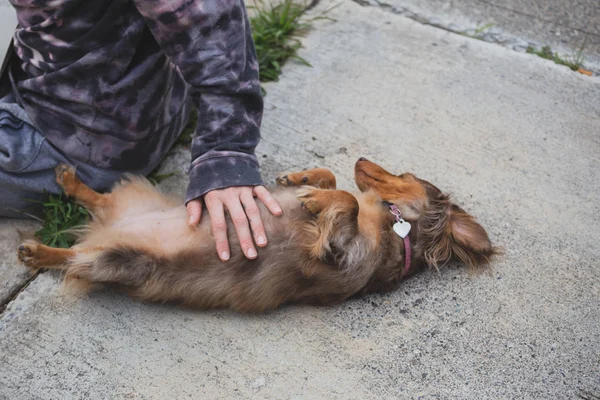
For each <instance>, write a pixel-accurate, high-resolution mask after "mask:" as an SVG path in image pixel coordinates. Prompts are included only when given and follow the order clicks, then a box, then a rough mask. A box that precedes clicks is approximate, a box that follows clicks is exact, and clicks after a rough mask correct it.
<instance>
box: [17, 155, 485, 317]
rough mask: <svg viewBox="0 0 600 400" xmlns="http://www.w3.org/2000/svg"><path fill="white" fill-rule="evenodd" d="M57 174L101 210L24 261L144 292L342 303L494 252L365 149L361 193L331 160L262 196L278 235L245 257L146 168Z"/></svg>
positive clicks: (227, 303) (151, 296)
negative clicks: (342, 182) (135, 172)
mask: <svg viewBox="0 0 600 400" xmlns="http://www.w3.org/2000/svg"><path fill="white" fill-rule="evenodd" d="M56 180H57V182H58V184H59V185H61V186H62V187H63V188H64V190H65V193H66V194H68V195H69V196H73V197H74V198H75V199H76V200H77V201H78V202H79V203H81V204H82V205H83V206H84V207H86V208H87V209H88V210H90V211H91V213H92V215H93V219H92V221H91V222H90V223H89V225H88V226H87V227H86V229H85V230H84V231H83V233H82V234H81V237H80V239H79V241H78V243H77V244H76V245H75V246H73V247H71V248H70V249H56V248H50V247H47V246H44V245H41V244H38V243H35V242H33V241H28V242H25V243H23V244H21V245H20V246H19V248H18V251H17V252H18V256H19V259H20V260H21V262H23V263H24V264H25V265H27V266H29V267H31V268H52V269H60V270H63V271H64V272H65V274H66V279H67V280H68V281H77V282H84V283H91V284H96V283H98V284H109V285H111V286H116V287H117V288H119V289H122V290H125V291H126V292H127V293H129V294H130V295H131V296H134V297H136V298H139V299H142V300H150V301H161V302H177V303H183V304H186V305H189V306H193V307H200V308H209V307H231V308H233V309H235V310H238V311H262V310H268V309H273V308H276V307H278V306H280V305H281V304H284V303H309V304H333V303H338V302H341V301H343V300H345V299H347V298H349V297H350V296H353V295H356V294H365V293H371V292H375V291H387V290H392V289H394V288H396V287H397V286H398V284H399V283H400V281H401V280H402V279H403V278H405V277H406V276H408V275H412V274H413V273H415V272H417V271H419V270H420V269H422V268H424V267H426V266H433V267H436V268H437V267H438V266H441V265H443V264H445V263H446V262H448V261H451V260H458V261H460V262H462V263H464V264H466V265H467V266H469V267H472V268H475V267H479V266H482V265H485V264H487V263H489V261H490V259H491V257H492V256H493V255H494V254H495V253H496V250H495V248H494V247H492V245H491V243H490V240H489V238H488V235H487V233H486V232H485V230H484V229H483V228H482V227H481V225H479V224H478V223H477V222H475V219H474V218H473V217H472V216H471V215H469V214H467V213H466V212H465V211H464V210H463V209H461V208H460V207H458V206H457V205H455V204H453V203H452V202H451V201H450V199H449V197H448V196H447V195H445V194H443V193H442V192H441V191H440V190H439V189H438V188H437V187H435V186H434V185H432V184H431V183H429V182H427V181H424V180H422V179H419V178H417V177H415V176H414V175H412V174H409V173H405V174H402V175H393V174H391V173H389V172H387V171H386V170H384V169H383V168H381V167H379V166H378V165H376V164H374V163H372V162H370V161H368V160H366V159H364V158H361V159H359V160H358V161H357V163H356V165H355V180H356V184H357V185H358V189H359V190H360V192H359V193H357V194H350V193H349V192H346V191H342V190H337V189H336V181H335V177H334V175H333V174H332V173H331V172H330V171H328V170H326V169H313V170H308V171H303V172H298V173H292V174H287V175H284V176H281V177H278V178H277V182H278V184H279V186H280V187H279V188H276V189H273V191H272V193H273V196H274V197H275V198H276V199H277V201H278V202H279V204H280V205H281V206H282V208H283V210H284V214H283V216H280V217H275V216H273V215H271V213H269V212H268V211H267V210H266V208H265V207H264V206H263V205H262V204H261V205H260V208H261V215H262V218H263V222H264V225H265V229H266V232H267V235H268V236H269V238H270V244H269V245H268V246H267V247H266V248H259V249H258V253H259V254H258V257H257V258H256V259H255V260H248V259H246V257H244V254H243V253H242V251H241V249H240V247H239V244H237V245H236V244H235V243H236V242H234V241H231V243H232V244H233V245H232V248H231V259H230V260H229V261H228V262H226V263H224V262H221V261H220V260H219V258H218V256H217V252H216V250H215V246H214V239H213V237H212V233H211V225H210V221H209V220H208V218H204V219H203V220H202V223H201V224H200V225H198V226H197V227H195V228H190V227H189V226H188V225H187V223H186V221H187V218H186V217H187V214H186V209H185V207H183V206H181V203H180V201H179V200H176V199H170V198H168V197H167V196H165V195H164V194H162V193H160V192H159V191H158V190H157V189H156V188H154V187H153V186H152V185H151V184H150V183H149V182H148V181H147V180H145V179H144V178H140V177H132V176H130V177H127V178H126V179H124V180H123V181H122V182H121V183H120V184H117V185H116V186H115V188H114V189H113V190H112V192H111V193H107V194H100V193H96V192H94V191H93V190H91V189H90V188H88V187H87V186H85V185H84V184H83V183H82V182H81V181H80V180H79V179H78V178H77V176H76V174H75V170H74V169H73V168H72V167H69V166H66V165H60V166H58V167H57V168H56ZM229 225H230V226H229V231H230V232H232V231H233V230H234V229H233V226H232V224H231V222H230V221H229Z"/></svg>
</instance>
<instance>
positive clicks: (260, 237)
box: [256, 236, 267, 244]
mask: <svg viewBox="0 0 600 400" xmlns="http://www.w3.org/2000/svg"><path fill="white" fill-rule="evenodd" d="M256 243H258V244H265V243H267V239H265V237H264V236H259V237H258V239H256Z"/></svg>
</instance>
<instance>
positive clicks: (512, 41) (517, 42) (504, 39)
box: [352, 0, 600, 77]
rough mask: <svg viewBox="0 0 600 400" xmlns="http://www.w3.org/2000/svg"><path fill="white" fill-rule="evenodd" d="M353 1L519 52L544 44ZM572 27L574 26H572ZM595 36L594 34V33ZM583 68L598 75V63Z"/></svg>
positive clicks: (372, 1)
mask: <svg viewBox="0 0 600 400" xmlns="http://www.w3.org/2000/svg"><path fill="white" fill-rule="evenodd" d="M352 1H353V2H354V3H356V4H358V5H360V6H362V7H379V8H381V9H383V10H386V11H389V12H391V13H392V14H396V15H400V16H403V17H406V18H409V19H412V20H413V21H415V22H418V23H420V24H422V25H428V26H432V27H434V28H438V29H442V30H445V31H447V32H451V33H455V34H458V35H461V36H466V37H470V38H471V39H475V40H481V41H483V42H487V43H494V44H498V45H501V46H503V47H506V48H509V49H511V50H514V51H517V52H519V53H525V52H526V51H527V48H528V47H529V46H532V47H534V48H536V49H538V48H541V47H542V46H543V45H544V44H543V43H538V42H532V41H528V40H525V39H522V38H518V37H516V36H512V35H506V34H501V33H498V32H494V33H492V32H482V33H480V34H479V36H478V37H472V36H469V35H468V33H469V31H470V30H474V29H473V28H465V29H461V28H459V27H458V26H456V25H454V24H444V23H441V22H435V21H434V20H433V19H432V18H428V17H426V16H424V15H421V14H419V13H416V12H414V11H412V10H410V9H409V8H408V7H396V6H393V5H391V4H389V3H385V2H383V1H380V0H352ZM573 29H574V28H573ZM590 35H594V34H590ZM594 36H595V35H594ZM584 68H585V69H587V70H589V71H591V72H592V73H593V74H594V77H596V76H598V75H600V65H587V64H586V65H584Z"/></svg>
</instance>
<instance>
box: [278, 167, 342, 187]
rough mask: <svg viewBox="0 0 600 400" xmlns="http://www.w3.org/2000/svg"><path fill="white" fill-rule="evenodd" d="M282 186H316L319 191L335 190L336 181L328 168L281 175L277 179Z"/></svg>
mask: <svg viewBox="0 0 600 400" xmlns="http://www.w3.org/2000/svg"><path fill="white" fill-rule="evenodd" d="M276 181H277V184H278V185H281V186H314V187H316V188H319V189H335V188H336V181H335V175H333V172H331V171H330V170H328V169H326V168H314V169H307V170H306V171H302V172H294V173H289V174H285V175H280V176H278V177H277V179H276Z"/></svg>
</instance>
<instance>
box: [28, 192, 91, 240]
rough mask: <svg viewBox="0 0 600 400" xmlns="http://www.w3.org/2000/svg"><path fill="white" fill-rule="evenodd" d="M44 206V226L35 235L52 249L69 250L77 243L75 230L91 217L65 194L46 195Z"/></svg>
mask: <svg viewBox="0 0 600 400" xmlns="http://www.w3.org/2000/svg"><path fill="white" fill-rule="evenodd" d="M46 197H47V199H46V201H45V202H44V203H42V206H43V225H42V228H41V229H40V230H38V231H37V232H36V233H35V236H36V237H38V238H39V239H40V240H41V241H42V243H44V244H45V245H46V246H51V247H62V248H68V247H71V246H72V245H73V243H75V235H74V234H73V232H72V230H73V228H76V227H78V226H80V225H83V224H85V223H86V222H88V221H89V218H90V215H89V213H88V212H87V210H86V209H85V208H83V207H82V206H80V205H78V204H76V203H75V200H73V199H72V198H69V197H67V196H66V195H64V194H63V193H61V194H59V195H52V194H50V193H46Z"/></svg>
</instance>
